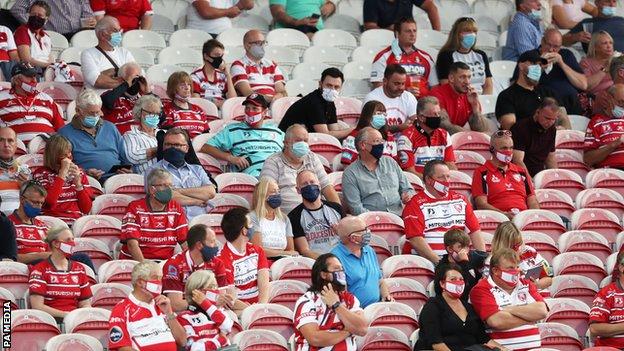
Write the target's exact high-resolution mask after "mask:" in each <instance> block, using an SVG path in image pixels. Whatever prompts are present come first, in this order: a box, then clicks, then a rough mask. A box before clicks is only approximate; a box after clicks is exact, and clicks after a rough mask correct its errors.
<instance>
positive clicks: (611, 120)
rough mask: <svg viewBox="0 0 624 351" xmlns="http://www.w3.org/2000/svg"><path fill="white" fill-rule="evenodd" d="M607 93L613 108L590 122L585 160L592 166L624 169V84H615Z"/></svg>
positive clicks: (586, 136)
mask: <svg viewBox="0 0 624 351" xmlns="http://www.w3.org/2000/svg"><path fill="white" fill-rule="evenodd" d="M607 93H608V94H609V97H610V100H611V103H610V104H609V105H610V106H611V108H610V109H607V110H603V111H602V112H600V113H597V114H595V115H594V117H593V118H592V119H591V121H590V122H589V125H588V126H587V134H586V135H585V147H586V149H585V153H584V154H583V161H585V163H586V164H587V165H589V166H590V167H596V168H603V167H609V168H619V169H624V152H623V150H624V130H623V129H624V84H614V85H613V86H611V87H610V88H609V89H607Z"/></svg>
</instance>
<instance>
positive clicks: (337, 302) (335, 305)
mask: <svg viewBox="0 0 624 351" xmlns="http://www.w3.org/2000/svg"><path fill="white" fill-rule="evenodd" d="M340 304H341V302H340V301H336V303H335V304H333V305H332V306H331V309H332V311H335V310H336V308H338V307H340Z"/></svg>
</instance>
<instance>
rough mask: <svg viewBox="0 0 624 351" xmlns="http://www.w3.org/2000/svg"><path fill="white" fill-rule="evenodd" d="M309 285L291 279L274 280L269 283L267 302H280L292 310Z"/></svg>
mask: <svg viewBox="0 0 624 351" xmlns="http://www.w3.org/2000/svg"><path fill="white" fill-rule="evenodd" d="M309 288H310V285H308V284H306V283H304V282H300V281H298V280H292V279H280V280H274V281H272V282H270V283H269V303H274V304H280V305H283V306H286V307H288V308H289V309H291V310H293V309H294V308H295V303H296V302H297V300H298V299H299V298H300V297H301V295H303V294H305V293H306V292H307V291H308V289H309Z"/></svg>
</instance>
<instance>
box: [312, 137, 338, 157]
mask: <svg viewBox="0 0 624 351" xmlns="http://www.w3.org/2000/svg"><path fill="white" fill-rule="evenodd" d="M308 145H309V146H310V151H312V152H314V153H315V154H317V155H319V156H323V157H325V159H327V160H333V159H334V157H336V155H338V154H340V153H342V144H341V143H340V141H339V140H338V139H336V138H335V137H333V136H331V135H329V134H324V133H309V137H308Z"/></svg>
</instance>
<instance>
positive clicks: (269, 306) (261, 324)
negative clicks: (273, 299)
mask: <svg viewBox="0 0 624 351" xmlns="http://www.w3.org/2000/svg"><path fill="white" fill-rule="evenodd" d="M292 318H293V311H292V310H290V309H289V308H288V307H285V306H282V305H278V304H274V303H258V304H254V305H251V306H248V307H246V308H245V309H244V310H243V312H242V314H241V317H240V320H241V325H242V326H243V329H245V330H251V329H263V330H272V331H274V332H277V333H279V334H280V335H281V336H283V337H284V339H286V338H290V336H291V335H292V334H293V333H294V325H293V319H292Z"/></svg>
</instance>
